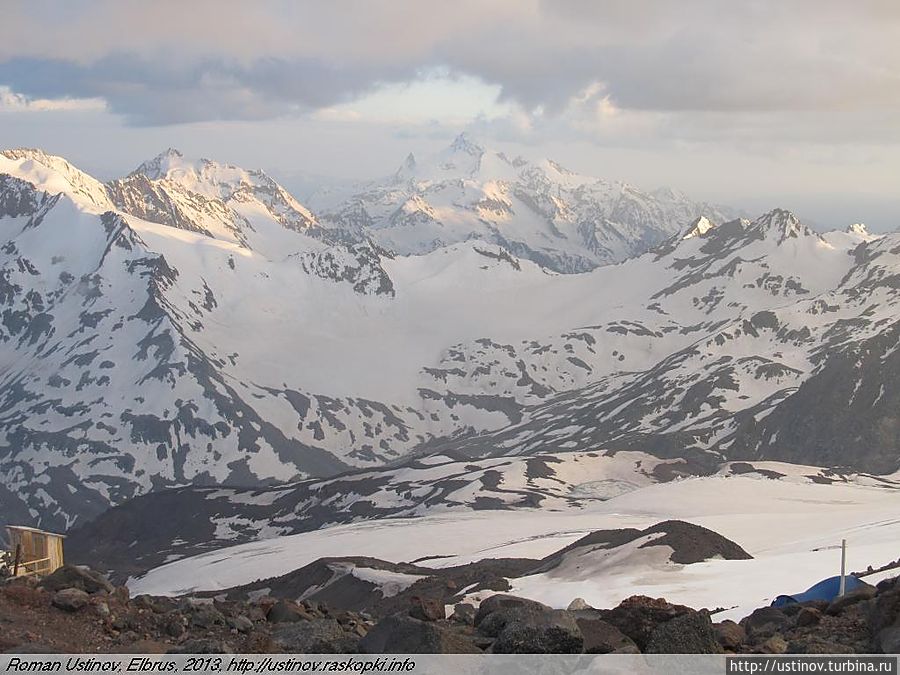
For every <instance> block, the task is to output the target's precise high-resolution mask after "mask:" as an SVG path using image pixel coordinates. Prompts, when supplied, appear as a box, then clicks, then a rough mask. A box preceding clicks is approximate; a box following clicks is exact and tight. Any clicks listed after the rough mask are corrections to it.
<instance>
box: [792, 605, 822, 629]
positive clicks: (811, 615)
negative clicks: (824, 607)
mask: <svg viewBox="0 0 900 675" xmlns="http://www.w3.org/2000/svg"><path fill="white" fill-rule="evenodd" d="M821 620H822V612H821V611H820V610H818V609H816V608H815V607H804V608H803V609H801V610H800V611H799V612H798V613H797V618H796V619H795V621H796V623H797V625H798V626H799V627H800V628H808V627H810V626H815V625H816V624H818V623H819V622H820V621H821Z"/></svg>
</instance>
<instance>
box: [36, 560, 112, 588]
mask: <svg viewBox="0 0 900 675" xmlns="http://www.w3.org/2000/svg"><path fill="white" fill-rule="evenodd" d="M40 585H41V586H42V587H44V588H46V589H47V590H48V591H50V592H55V591H61V590H63V589H65V588H77V589H79V590H81V591H84V592H85V593H91V594H94V593H100V592H103V593H112V592H113V591H114V590H115V586H113V585H112V584H111V583H110V582H109V581H108V580H107V579H106V577H104V576H103V575H101V574H100V573H99V572H95V571H93V570H91V569H89V568H87V567H76V566H75V565H63V566H62V567H60V568H59V569H58V570H56V571H55V572H54V573H53V574H51V575H49V576H46V577H44V578H43V579H42V580H41V582H40Z"/></svg>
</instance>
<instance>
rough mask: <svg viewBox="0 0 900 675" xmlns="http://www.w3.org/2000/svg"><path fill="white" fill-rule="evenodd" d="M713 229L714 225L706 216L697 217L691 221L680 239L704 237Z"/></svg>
mask: <svg viewBox="0 0 900 675" xmlns="http://www.w3.org/2000/svg"><path fill="white" fill-rule="evenodd" d="M714 227H716V224H715V223H714V222H712V221H711V220H710V219H709V218H707V217H706V216H697V217H696V218H694V220H693V221H691V224H690V225H688V226H687V228H686V229H685V233H684V235H683V236H682V237H681V238H682V239H692V238H694V237H704V236H706V234H707V233H708V232H709V231H710V230H712V229H713V228H714Z"/></svg>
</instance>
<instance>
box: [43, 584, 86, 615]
mask: <svg viewBox="0 0 900 675" xmlns="http://www.w3.org/2000/svg"><path fill="white" fill-rule="evenodd" d="M90 601H91V596H89V595H88V594H87V593H85V592H84V591H83V590H81V589H79V588H64V589H62V590H61V591H57V592H56V593H54V594H53V601H52V602H53V606H54V607H57V608H58V609H61V610H63V611H66V612H77V611H78V610H79V609H82V608H83V607H85V606H86V605H87V604H88V603H89V602H90Z"/></svg>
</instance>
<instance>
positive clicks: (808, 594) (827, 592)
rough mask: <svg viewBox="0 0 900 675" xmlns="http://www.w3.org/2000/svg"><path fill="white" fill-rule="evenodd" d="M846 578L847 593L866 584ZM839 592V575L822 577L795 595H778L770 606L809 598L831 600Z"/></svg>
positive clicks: (851, 577)
mask: <svg viewBox="0 0 900 675" xmlns="http://www.w3.org/2000/svg"><path fill="white" fill-rule="evenodd" d="M846 579H847V582H846V591H847V592H848V593H849V592H850V591H852V590H853V589H854V588H859V587H860V586H865V585H866V582H864V581H861V580H860V579H858V578H857V577H854V576H850V575H848V576H847V577H846ZM840 592H841V578H840V576H837V577H829V578H828V579H823V580H822V581H820V582H819V583H817V584H816V585H815V586H813V587H811V588H809V589H807V590H806V591H804V592H803V593H798V594H797V595H779V596H778V597H777V598H775V600H773V601H772V607H784V606H785V605H790V604H791V603H794V602H809V601H811V600H825V601H826V602H831V601H832V600H834V599H835V598H836V597H837V596H838V593H840Z"/></svg>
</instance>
